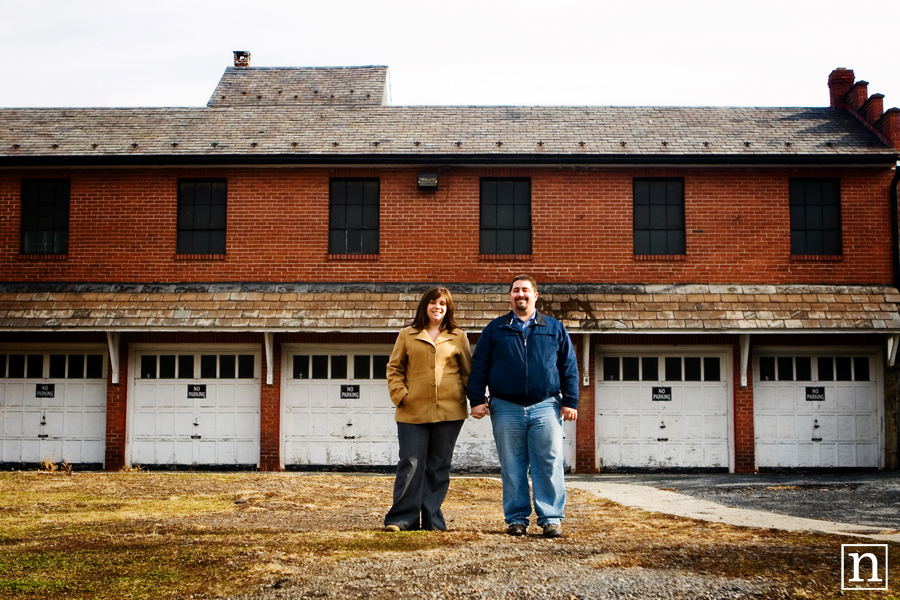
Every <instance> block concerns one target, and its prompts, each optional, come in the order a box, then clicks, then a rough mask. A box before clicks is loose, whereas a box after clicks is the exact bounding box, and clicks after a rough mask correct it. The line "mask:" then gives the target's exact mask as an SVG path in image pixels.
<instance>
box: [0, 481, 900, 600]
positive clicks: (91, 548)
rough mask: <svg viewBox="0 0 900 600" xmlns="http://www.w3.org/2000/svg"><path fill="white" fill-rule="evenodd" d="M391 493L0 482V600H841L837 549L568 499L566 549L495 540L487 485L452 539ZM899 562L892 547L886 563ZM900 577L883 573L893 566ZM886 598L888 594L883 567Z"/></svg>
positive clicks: (324, 487)
mask: <svg viewBox="0 0 900 600" xmlns="http://www.w3.org/2000/svg"><path fill="white" fill-rule="evenodd" d="M392 482H393V480H392V478H390V477H384V476H377V475H345V474H297V473H265V474H260V473H245V474H233V473H230V474H191V473H180V474H169V473H75V474H71V475H66V474H60V473H52V474H51V473H37V472H31V473H0V598H243V599H268V598H272V599H275V598H297V599H300V598H370V599H391V600H395V599H397V598H407V597H422V598H444V599H451V600H452V599H462V598H466V599H469V598H503V599H510V600H512V599H520V598H521V599H526V598H528V599H530V598H548V599H549V598H553V599H557V598H560V599H564V600H573V599H579V600H580V599H587V598H838V597H841V596H842V593H841V591H840V588H841V583H840V581H841V579H840V577H841V575H840V545H841V544H842V543H859V540H855V539H850V538H841V537H836V536H824V535H804V534H797V533H786V532H779V531H770V530H758V529H746V528H737V527H731V526H727V525H720V524H714V523H707V522H702V521H693V520H689V519H681V518H676V517H669V516H665V515H660V514H651V513H645V512H641V511H636V510H631V509H627V508H624V507H621V506H619V505H616V504H613V503H611V502H608V501H604V500H602V499H600V498H597V497H595V496H593V495H591V494H588V493H586V492H580V491H571V492H570V494H569V502H568V507H567V518H566V520H565V522H564V531H565V533H564V536H563V537H562V538H560V539H557V540H547V539H544V538H542V537H541V536H540V535H539V529H538V528H537V527H536V526H535V525H532V527H531V529H530V530H529V535H528V536H526V537H524V538H513V537H511V536H508V535H505V533H504V531H505V524H504V523H503V515H502V511H501V506H500V492H501V487H500V484H499V481H497V480H496V479H494V478H472V477H458V478H454V479H453V482H452V484H451V489H450V493H449V495H448V498H447V501H446V502H445V504H444V513H445V515H446V516H447V519H448V525H449V530H448V531H447V532H401V533H385V532H382V531H380V528H381V525H382V519H383V516H384V514H385V512H386V511H387V509H388V508H389V506H390V499H391V487H392ZM898 547H900V546H896V545H894V546H892V547H891V551H892V552H893V553H894V554H896V552H897V550H898ZM894 563H895V564H896V563H897V561H896V559H895V560H894ZM889 577H890V581H891V582H892V584H893V585H892V586H891V590H889V591H888V592H861V593H860V592H846V594H848V595H849V597H858V598H891V597H894V596H892V594H891V591H892V590H894V589H896V587H895V586H896V585H897V584H900V568H898V567H895V566H892V567H891V571H890V575H889Z"/></svg>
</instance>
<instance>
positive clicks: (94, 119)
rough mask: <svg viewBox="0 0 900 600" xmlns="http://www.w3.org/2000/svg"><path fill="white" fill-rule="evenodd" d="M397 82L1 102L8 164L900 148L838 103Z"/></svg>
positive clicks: (852, 157) (248, 85) (239, 74)
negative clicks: (615, 97)
mask: <svg viewBox="0 0 900 600" xmlns="http://www.w3.org/2000/svg"><path fill="white" fill-rule="evenodd" d="M386 85H387V69H386V68H385V67H355V68H349V67H348V68H320V69H315V68H298V69H269V68H229V69H228V70H227V71H226V72H225V75H224V76H223V77H222V80H221V81H220V83H219V86H218V87H217V89H216V92H215V93H214V95H213V97H212V99H211V100H210V106H208V107H197V108H46V109H36V108H6V109H0V122H2V123H3V127H2V128H0V165H15V164H32V163H34V164H40V163H50V164H53V163H59V164H65V163H80V164H103V163H128V162H129V161H130V162H135V163H141V162H154V161H161V162H168V163H178V162H187V163H198V162H201V163H216V162H217V161H221V162H223V163H229V162H230V163H234V162H241V161H244V162H266V161H270V162H288V163H290V162H296V163H302V162H319V163H322V162H329V161H333V162H342V161H343V162H352V161H362V162H388V163H389V162H393V161H399V162H428V161H439V162H453V161H459V162H467V161H468V162H478V161H482V162H491V163H497V162H500V163H503V162H509V163H523V162H525V163H554V162H562V163H571V162H585V163H598V164H604V163H623V162H625V163H627V162H630V161H635V162H643V163H646V162H663V163H664V162H674V163H677V162H723V161H724V162H735V163H738V162H749V163H792V162H793V163H804V162H805V163H810V162H812V163H816V162H821V163H829V164H835V163H847V164H851V163H890V162H893V161H894V160H895V159H896V157H897V150H896V149H893V148H890V147H889V146H888V145H887V144H885V142H884V141H882V139H881V138H880V137H879V136H878V135H876V134H875V133H874V132H873V131H872V130H871V129H870V128H868V127H867V126H865V125H864V124H863V123H861V122H860V121H859V120H858V119H856V118H855V117H854V116H853V115H851V114H850V113H849V112H848V111H845V110H837V109H832V108H735V107H697V108H692V107H641V106H635V107H618V106H582V107H577V106H382V105H381V98H380V97H378V100H377V102H376V101H375V99H376V96H378V94H379V93H381V92H382V91H384V90H385V86H386ZM279 90H280V91H281V93H279ZM317 90H318V92H319V93H315V92H316V91H317ZM350 90H353V92H352V93H351V91H350ZM332 95H334V98H332ZM222 96H225V98H222ZM320 96H324V97H322V98H320Z"/></svg>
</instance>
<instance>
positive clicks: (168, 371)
mask: <svg viewBox="0 0 900 600" xmlns="http://www.w3.org/2000/svg"><path fill="white" fill-rule="evenodd" d="M159 378H160V379H175V355H174V354H163V355H161V356H160V357H159Z"/></svg>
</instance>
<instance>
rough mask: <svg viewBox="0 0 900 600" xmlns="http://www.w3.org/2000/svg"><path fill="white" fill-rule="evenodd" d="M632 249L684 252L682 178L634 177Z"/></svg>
mask: <svg viewBox="0 0 900 600" xmlns="http://www.w3.org/2000/svg"><path fill="white" fill-rule="evenodd" d="M634 253H635V254H685V236H684V180H682V179H659V178H654V179H635V180H634Z"/></svg>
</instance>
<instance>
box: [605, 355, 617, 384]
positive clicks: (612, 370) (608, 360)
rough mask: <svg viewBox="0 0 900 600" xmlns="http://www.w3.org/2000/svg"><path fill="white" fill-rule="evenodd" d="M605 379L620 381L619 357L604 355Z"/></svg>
mask: <svg viewBox="0 0 900 600" xmlns="http://www.w3.org/2000/svg"><path fill="white" fill-rule="evenodd" d="M603 380H604V381H618V380H619V357H618V356H604V357H603Z"/></svg>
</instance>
